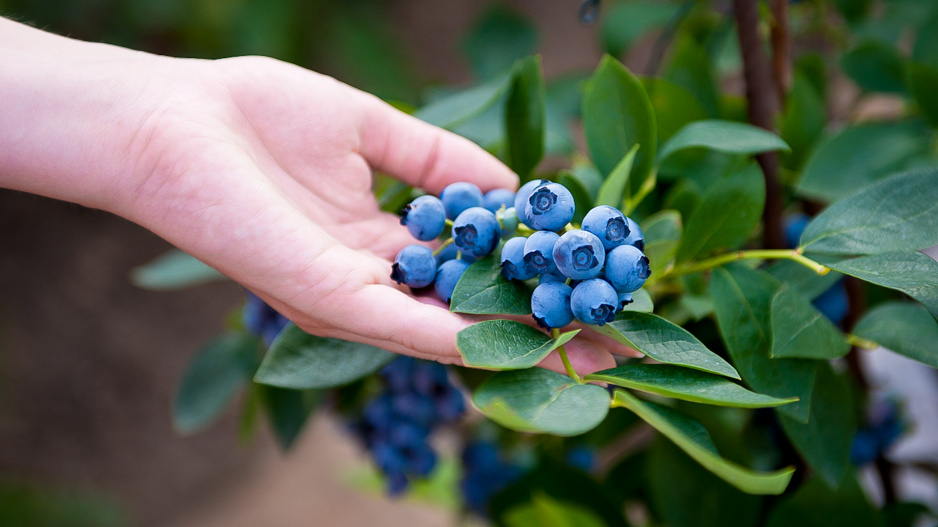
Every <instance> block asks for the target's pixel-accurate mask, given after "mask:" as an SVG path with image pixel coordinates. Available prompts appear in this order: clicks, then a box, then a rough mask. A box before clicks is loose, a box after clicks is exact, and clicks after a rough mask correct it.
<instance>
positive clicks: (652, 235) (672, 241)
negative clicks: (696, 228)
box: [642, 210, 684, 277]
mask: <svg viewBox="0 0 938 527" xmlns="http://www.w3.org/2000/svg"><path fill="white" fill-rule="evenodd" d="M683 231H684V227H683V225H682V223H681V213H680V212H678V211H676V210H662V211H658V212H656V213H655V214H652V215H651V216H649V217H648V218H646V219H645V221H643V222H642V233H643V234H644V235H645V251H644V252H645V256H647V257H648V262H649V266H650V267H651V276H653V277H657V276H661V273H663V272H664V270H665V269H666V268H667V267H668V266H669V265H670V264H671V262H672V261H673V260H674V254H675V253H676V252H677V246H678V244H679V243H680V241H681V234H682V233H683Z"/></svg>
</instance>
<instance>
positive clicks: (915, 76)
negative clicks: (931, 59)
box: [909, 62, 938, 128]
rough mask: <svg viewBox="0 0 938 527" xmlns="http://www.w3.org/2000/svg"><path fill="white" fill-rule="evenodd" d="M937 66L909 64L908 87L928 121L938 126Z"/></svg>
mask: <svg viewBox="0 0 938 527" xmlns="http://www.w3.org/2000/svg"><path fill="white" fill-rule="evenodd" d="M936 84H938V67H933V66H928V65H925V64H918V63H914V62H913V63H911V64H909V89H910V91H911V92H912V97H913V98H914V99H915V102H916V103H918V107H919V108H920V109H921V110H922V114H923V115H924V116H925V118H926V119H928V122H929V123H930V124H931V125H932V126H934V127H936V128H938V94H936V93H935V90H934V87H935V85H936Z"/></svg>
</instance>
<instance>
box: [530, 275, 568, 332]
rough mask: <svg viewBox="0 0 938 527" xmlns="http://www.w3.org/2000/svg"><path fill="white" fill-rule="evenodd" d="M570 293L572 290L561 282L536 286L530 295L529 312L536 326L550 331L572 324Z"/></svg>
mask: <svg viewBox="0 0 938 527" xmlns="http://www.w3.org/2000/svg"><path fill="white" fill-rule="evenodd" d="M572 293H573V289H571V288H570V286H568V285H567V284H564V283H561V282H546V283H543V284H540V285H538V286H537V287H536V288H535V289H534V294H532V295H531V312H532V313H533V314H534V320H535V322H537V325H539V326H541V327H544V328H548V329H552V328H562V327H564V326H566V325H567V324H569V323H571V322H573V311H571V309H570V295H571V294H572Z"/></svg>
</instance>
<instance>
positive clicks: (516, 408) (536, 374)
mask: <svg viewBox="0 0 938 527" xmlns="http://www.w3.org/2000/svg"><path fill="white" fill-rule="evenodd" d="M472 403H473V404H474V405H475V407H476V408H478V409H479V411H480V412H482V413H483V414H485V415H486V416H488V417H489V418H490V419H492V420H493V421H495V422H496V423H498V424H500V425H502V426H505V427H508V428H511V429H512V430H517V431H519V432H537V433H546V434H553V435H558V436H574V435H579V434H582V433H584V432H587V431H589V430H592V429H593V428H595V427H596V425H598V424H599V423H600V422H602V420H603V419H604V418H605V417H606V414H607V413H608V412H609V394H608V393H607V392H606V390H604V389H602V388H600V387H599V386H596V385H593V384H577V383H576V382H575V381H574V380H573V379H571V378H570V377H567V376H566V375H560V374H559V373H554V372H552V371H547V370H542V369H540V368H531V369H527V370H516V371H508V372H500V373H496V374H495V375H493V376H492V377H491V378H489V380H487V381H485V383H483V384H482V386H480V387H479V389H478V390H476V392H475V394H474V395H473V396H472Z"/></svg>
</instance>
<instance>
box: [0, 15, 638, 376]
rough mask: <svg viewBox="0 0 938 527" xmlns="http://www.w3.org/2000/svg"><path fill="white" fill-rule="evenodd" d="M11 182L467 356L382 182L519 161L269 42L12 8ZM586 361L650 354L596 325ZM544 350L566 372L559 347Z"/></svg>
mask: <svg viewBox="0 0 938 527" xmlns="http://www.w3.org/2000/svg"><path fill="white" fill-rule="evenodd" d="M0 93H3V94H4V97H3V100H2V101H0V187H5V188H11V189H16V190H22V191H26V192H31V193H35V194H40V195H44V196H49V197H53V198H57V199H63V200H67V201H72V202H76V203H80V204H82V205H86V206H89V207H94V208H99V209H103V210H106V211H110V212H113V213H115V214H118V215H120V216H123V217H124V218H127V219H129V220H131V221H133V222H135V223H138V224H140V225H142V226H143V227H146V228H147V229H149V230H151V231H153V232H154V233H156V234H158V235H159V236H161V237H163V238H165V239H166V240H168V241H169V242H171V243H172V244H174V245H176V246H177V247H179V248H181V249H183V250H185V251H186V252H188V253H189V254H192V255H193V256H195V257H197V258H199V259H200V260H202V261H204V262H206V263H208V264H209V265H211V266H213V267H215V268H216V269H218V270H219V271H221V272H223V273H224V274H226V275H228V276H229V277H231V278H232V279H234V280H235V281H237V282H239V283H241V284H243V285H244V286H245V287H247V288H249V289H251V290H252V291H254V292H255V293H256V294H258V296H260V297H261V298H263V299H264V300H265V301H267V302H268V303H269V304H270V305H272V306H273V307H274V308H275V309H277V310H278V311H280V312H281V313H283V314H284V315H286V316H287V317H288V318H290V319H291V320H292V321H294V322H295V323H296V324H297V325H299V326H300V327H301V328H303V329H304V330H306V331H308V332H310V333H312V334H315V335H320V336H326V337H338V338H343V339H347V340H352V341H356V342H362V343H367V344H371V345H375V346H379V347H382V348H384V349H387V350H390V351H393V352H397V353H403V354H407V355H412V356H415V357H420V358H425V359H432V360H436V361H439V362H444V363H459V362H460V359H459V354H458V352H457V351H456V348H455V344H454V343H455V339H456V333H458V332H459V331H460V330H461V329H463V328H465V327H467V326H468V325H470V324H472V322H473V320H471V319H469V318H466V317H464V316H460V315H457V314H454V313H450V312H449V311H448V310H447V309H446V308H445V306H444V305H443V304H442V303H440V302H439V301H434V300H433V299H429V298H424V297H419V298H418V297H415V296H413V295H411V294H410V293H409V290H408V289H407V288H406V287H403V286H399V285H397V284H395V283H394V282H393V281H392V280H391V279H390V268H391V260H393V258H394V256H395V255H396V254H397V252H398V251H399V250H400V249H401V248H402V247H404V246H405V245H408V244H410V243H414V240H413V239H412V238H411V237H410V235H409V234H408V233H407V230H406V229H405V228H403V227H401V226H400V224H399V223H398V219H397V217H396V216H394V215H392V214H387V213H384V212H382V211H380V209H379V207H378V204H377V202H376V200H375V197H374V195H373V193H372V190H371V185H372V173H373V172H374V171H381V172H384V173H388V174H390V175H392V176H394V177H396V178H398V179H400V180H401V181H403V182H405V183H407V184H409V185H413V186H415V187H419V188H422V189H425V190H426V191H427V192H431V193H435V194H438V193H439V191H440V190H442V189H443V187H445V186H446V185H447V184H449V183H452V182H456V181H469V182H472V183H475V184H477V185H478V186H479V187H481V188H482V190H489V189H492V188H498V187H505V188H510V189H516V188H517V186H518V178H517V177H516V176H515V175H514V174H513V173H512V172H511V171H510V170H509V169H508V168H507V167H505V166H504V165H503V164H502V163H501V162H499V161H498V160H497V159H496V158H494V157H492V156H491V155H489V154H488V153H486V152H485V151H484V150H482V149H480V148H479V147H477V146H476V145H474V144H473V143H471V142H470V141H468V140H466V139H463V138H461V137H458V136H456V135H454V134H451V133H449V132H446V131H444V130H440V129H438V128H435V127H433V126H430V125H428V124H425V123H423V122H421V121H419V120H417V119H415V118H413V117H410V116H408V115H406V114H404V113H401V112H399V111H397V110H395V109H393V108H392V107H391V106H389V105H387V104H385V103H384V102H382V101H380V100H379V99H377V98H376V97H373V96H371V95H369V94H366V93H364V92H361V91H359V90H356V89H354V88H352V87H350V86H347V85H345V84H342V83H340V82H338V81H336V80H335V79H332V78H330V77H326V76H324V75H320V74H317V73H314V72H311V71H308V70H305V69H302V68H300V67H297V66H293V65H289V64H286V63H283V62H279V61H276V60H273V59H268V58H262V57H239V58H232V59H224V60H216V61H204V60H194V59H176V58H169V57H161V56H156V55H150V54H146V53H141V52H136V51H131V50H127V49H123V48H118V47H114V46H109V45H104V44H97V43H88V42H80V41H76V40H71V39H67V38H64V37H60V36H56V35H52V34H49V33H45V32H42V31H39V30H37V29H33V28H31V27H28V26H26V25H22V24H19V23H16V22H13V21H10V20H7V19H3V18H0ZM567 350H568V353H569V354H570V359H571V362H572V363H573V365H574V367H575V368H576V369H577V370H578V371H579V372H581V373H586V372H591V371H595V370H598V369H602V368H607V367H612V366H613V365H614V361H613V357H612V354H629V353H632V354H634V351H632V350H629V349H627V348H625V347H623V346H620V345H619V344H617V343H615V342H613V341H612V340H611V339H608V338H606V337H603V336H601V335H598V334H596V333H593V332H590V331H585V332H582V333H581V335H580V336H578V337H577V338H576V339H574V341H573V342H572V343H571V344H568V345H567ZM542 366H544V367H547V368H550V369H553V370H556V371H564V368H563V365H562V364H561V361H560V359H559V357H558V356H557V355H556V353H554V354H552V355H551V356H550V357H548V358H547V359H545V361H544V363H543V364H542Z"/></svg>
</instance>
